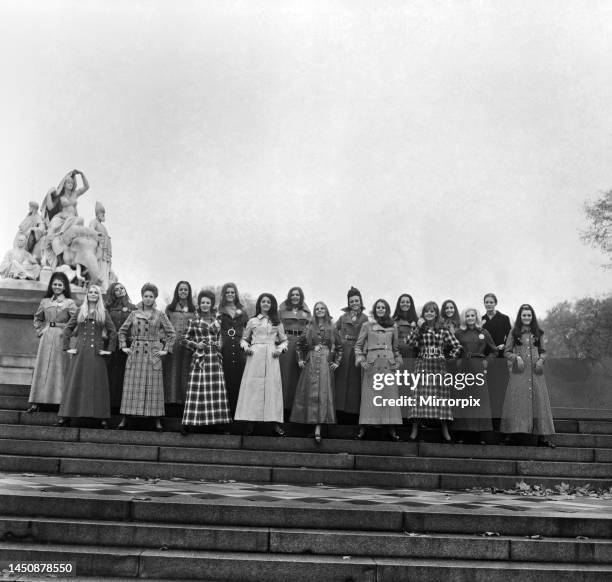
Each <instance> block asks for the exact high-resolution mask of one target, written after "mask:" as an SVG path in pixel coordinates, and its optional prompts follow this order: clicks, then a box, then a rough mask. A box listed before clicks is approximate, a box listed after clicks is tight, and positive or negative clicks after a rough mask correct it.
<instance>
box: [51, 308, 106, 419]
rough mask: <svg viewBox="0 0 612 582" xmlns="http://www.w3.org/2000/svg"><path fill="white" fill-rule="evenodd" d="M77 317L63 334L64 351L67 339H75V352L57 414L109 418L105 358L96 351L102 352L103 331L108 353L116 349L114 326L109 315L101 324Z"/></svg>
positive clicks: (67, 343) (68, 342)
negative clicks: (105, 336)
mask: <svg viewBox="0 0 612 582" xmlns="http://www.w3.org/2000/svg"><path fill="white" fill-rule="evenodd" d="M78 314H79V313H78V311H77V313H75V314H74V315H73V316H72V317H71V318H70V321H69V322H68V323H67V324H66V327H65V328H64V331H63V333H62V341H63V349H64V350H67V349H69V348H70V337H71V336H72V335H75V336H76V338H77V341H76V346H75V347H76V350H77V353H76V354H74V355H72V356H71V357H70V365H69V370H68V377H67V382H66V388H65V390H64V394H63V395H62V404H61V406H60V409H59V413H58V414H59V416H64V417H72V418H77V417H85V418H102V419H104V418H109V417H110V415H111V411H110V394H109V388H108V374H107V371H106V362H105V361H104V356H101V355H100V354H99V352H100V350H103V349H104V337H103V332H104V331H106V334H107V336H108V351H113V350H114V349H115V346H116V343H117V332H116V330H115V325H114V324H113V320H112V319H111V318H110V315H109V314H108V313H106V318H105V320H104V322H103V323H99V322H97V321H96V320H95V319H86V320H85V321H81V322H79V321H78ZM75 330H76V333H75Z"/></svg>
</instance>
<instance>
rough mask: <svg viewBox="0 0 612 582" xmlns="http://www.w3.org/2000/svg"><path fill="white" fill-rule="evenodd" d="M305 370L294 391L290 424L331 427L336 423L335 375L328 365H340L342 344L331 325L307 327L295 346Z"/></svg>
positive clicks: (311, 325)
mask: <svg viewBox="0 0 612 582" xmlns="http://www.w3.org/2000/svg"><path fill="white" fill-rule="evenodd" d="M297 354H298V358H299V360H300V361H303V362H304V368H303V369H302V373H301V374H300V379H299V381H298V384H297V388H296V391H295V399H294V401H293V409H292V410H291V422H301V423H303V424H333V423H335V422H336V404H335V398H334V373H333V372H332V371H331V369H330V367H329V366H330V364H332V363H334V364H340V362H341V361H342V342H341V341H340V337H339V336H338V332H337V331H336V330H335V328H334V327H333V326H332V325H331V324H327V325H313V324H310V325H308V327H307V328H306V330H305V331H304V334H303V335H302V336H300V338H299V340H298V342H297Z"/></svg>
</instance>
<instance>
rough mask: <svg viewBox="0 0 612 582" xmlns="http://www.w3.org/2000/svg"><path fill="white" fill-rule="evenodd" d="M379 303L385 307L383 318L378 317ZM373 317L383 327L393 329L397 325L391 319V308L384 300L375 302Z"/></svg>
mask: <svg viewBox="0 0 612 582" xmlns="http://www.w3.org/2000/svg"><path fill="white" fill-rule="evenodd" d="M379 303H382V304H383V305H384V306H385V314H384V315H383V316H382V317H379V316H378V315H376V306H377V305H378V304H379ZM372 317H373V318H374V320H375V321H376V323H378V324H379V325H382V326H383V327H393V326H394V325H395V322H394V321H393V320H392V319H391V306H390V305H389V303H388V302H387V301H386V300H384V299H377V300H376V301H374V305H373V306H372Z"/></svg>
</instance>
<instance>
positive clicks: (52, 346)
mask: <svg viewBox="0 0 612 582" xmlns="http://www.w3.org/2000/svg"><path fill="white" fill-rule="evenodd" d="M76 310H77V306H76V303H75V302H74V301H73V300H72V299H67V298H66V297H64V296H63V295H62V296H61V297H60V299H58V300H55V299H53V298H51V297H45V298H44V299H43V300H42V301H41V302H40V305H39V306H38V309H37V310H36V313H35V314H34V327H35V328H36V331H37V332H38V335H39V336H40V343H39V344H38V353H37V355H36V364H35V366H34V375H33V376H32V387H31V389H30V397H29V398H28V400H29V402H32V403H36V404H60V402H61V401H62V391H63V389H64V384H65V383H66V373H67V371H68V356H67V355H66V353H65V352H64V350H63V349H62V331H63V329H64V326H65V325H66V323H67V322H68V320H69V319H70V318H71V317H72V316H73V315H74V314H75V313H76Z"/></svg>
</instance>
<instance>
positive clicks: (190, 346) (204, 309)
mask: <svg viewBox="0 0 612 582" xmlns="http://www.w3.org/2000/svg"><path fill="white" fill-rule="evenodd" d="M157 296H158V289H157V287H156V286H155V285H153V284H151V283H147V284H145V285H144V286H143V287H142V289H141V301H140V302H139V303H138V304H137V305H134V304H133V303H132V302H131V301H130V299H129V296H128V294H127V292H126V289H125V287H124V286H123V285H121V284H120V283H115V284H113V285H112V286H111V287H110V288H109V290H108V293H107V295H106V300H105V299H104V297H103V296H102V293H101V291H100V289H99V288H98V287H96V286H95V285H91V286H89V288H88V289H87V293H86V297H85V300H84V301H83V304H82V305H81V307H80V308H78V307H77V305H76V304H75V302H74V301H73V300H72V299H71V297H70V286H69V284H68V281H67V280H66V277H65V276H64V275H63V274H62V273H54V274H53V276H52V277H51V280H50V282H49V287H48V290H47V294H46V296H45V298H44V299H43V300H42V301H41V304H40V306H39V308H38V310H37V311H36V314H35V316H34V325H35V327H36V329H37V330H38V333H39V336H41V340H40V345H39V349H38V356H37V361H36V367H35V371H34V376H33V381H32V389H31V394H30V403H31V407H30V409H29V410H30V411H31V412H34V411H36V410H37V409H38V406H39V405H40V404H43V403H44V404H59V405H60V408H59V420H58V425H60V426H63V425H67V424H69V423H70V419H71V418H74V417H88V418H96V419H99V420H100V422H101V425H102V426H103V427H106V426H107V424H106V423H107V419H108V418H109V417H110V415H111V408H115V407H118V408H119V412H120V414H121V420H120V422H119V425H118V426H117V428H118V429H125V428H127V427H128V426H129V421H130V418H131V417H151V418H153V419H154V421H155V427H156V429H157V430H160V431H161V430H163V424H162V418H163V416H164V415H165V406H166V405H167V404H178V405H181V406H182V407H183V416H182V425H181V426H182V428H181V433H182V434H184V435H186V434H188V433H189V431H190V430H192V428H193V427H197V426H211V425H212V426H216V427H217V428H218V429H219V430H221V431H227V430H228V429H229V423H230V422H231V421H232V420H238V421H246V422H247V423H248V424H247V425H246V427H247V428H246V431H247V434H248V433H250V432H251V431H252V430H253V424H252V423H254V422H264V423H270V425H271V428H272V433H273V434H274V435H277V436H284V435H285V430H284V428H283V422H286V421H289V422H292V423H301V424H307V425H312V426H313V428H314V430H313V438H314V439H315V441H316V442H317V443H319V442H321V439H322V426H323V425H326V424H333V423H336V422H341V423H349V424H350V423H353V424H358V425H359V427H358V429H357V433H356V438H357V439H363V438H365V437H366V436H367V429H368V427H370V426H383V427H386V429H387V432H388V436H389V438H390V439H391V440H395V441H397V440H400V436H399V434H398V432H397V430H396V429H397V427H398V426H400V425H402V424H403V423H404V422H406V423H407V424H409V425H410V427H411V428H410V436H409V440H416V439H417V438H418V433H419V430H420V428H421V427H422V426H423V424H427V423H429V422H431V421H439V422H440V425H441V432H442V441H443V442H452V439H451V435H450V432H449V426H452V428H453V430H455V431H461V433H458V434H462V435H463V434H469V433H471V434H472V435H475V436H474V438H475V439H476V440H477V441H479V442H482V443H484V442H485V441H484V433H486V432H488V431H491V430H493V428H495V429H496V430H500V431H501V432H503V433H506V434H507V435H508V436H507V440H509V439H510V438H511V435H513V434H515V433H528V434H536V435H539V437H540V440H539V443H540V444H542V445H547V446H554V445H553V444H552V443H551V442H550V441H549V440H548V436H549V435H551V434H553V433H554V427H553V422H552V416H551V409H550V402H549V398H548V391H547V388H546V383H545V379H544V375H543V370H544V361H545V356H546V353H545V349H544V337H543V332H542V330H541V329H540V328H539V326H538V322H537V319H536V314H535V312H534V310H533V308H532V307H531V306H530V305H527V304H525V305H522V306H521V307H520V309H519V312H518V314H517V317H516V320H515V323H514V325H512V324H511V323H510V320H509V319H508V317H507V316H505V315H503V314H501V313H499V312H498V311H497V310H496V305H497V298H496V297H495V295H493V294H487V295H486V296H485V298H484V305H485V309H486V314H485V315H484V317H482V318H481V317H480V315H479V312H478V310H477V309H475V308H468V309H465V310H464V311H463V312H462V314H461V316H460V315H459V310H458V309H457V305H456V304H455V302H454V301H452V300H447V301H445V302H443V303H442V309H441V310H440V309H439V308H438V305H437V304H436V303H435V302H432V301H430V302H427V303H425V305H424V306H423V308H422V310H421V315H420V317H419V316H417V313H416V308H415V303H414V300H413V298H412V297H411V296H410V295H409V294H402V295H400V297H399V298H398V299H397V303H396V306H395V310H394V311H393V312H392V310H391V306H390V305H389V303H388V302H387V301H386V300H384V299H378V300H377V301H375V302H374V305H373V307H372V312H371V317H370V318H369V317H368V316H367V315H366V313H365V306H364V302H363V299H362V296H361V293H360V292H359V290H358V289H355V288H354V287H351V289H350V290H349V291H348V293H347V306H346V307H345V308H344V309H343V313H342V315H341V316H340V317H339V318H338V320H337V321H336V322H335V323H334V322H333V320H332V318H331V315H330V313H329V309H328V308H327V305H326V304H325V303H323V302H322V301H318V302H316V303H315V304H314V305H313V309H312V312H311V311H310V309H309V308H308V306H307V305H306V303H305V301H304V293H303V291H302V289H301V288H300V287H292V288H291V289H290V290H289V292H288V294H287V298H286V299H285V300H284V301H283V302H282V303H281V304H280V305H278V304H277V300H276V298H275V297H274V296H273V295H272V294H270V293H262V294H261V295H260V296H259V297H258V299H257V302H256V305H255V315H254V316H253V317H249V315H248V314H247V312H246V310H245V308H244V306H243V305H242V303H241V301H240V296H239V293H238V288H237V287H236V285H235V284H234V283H226V284H225V285H224V286H223V288H222V290H221V295H220V304H219V306H218V308H217V306H216V305H215V303H216V298H215V295H214V293H212V292H211V291H207V290H203V291H200V293H199V294H198V296H197V299H196V302H195V304H194V302H193V294H192V288H191V285H190V284H189V283H188V282H187V281H180V282H179V283H178V284H177V285H176V288H175V291H174V297H173V300H172V302H171V303H170V304H169V305H168V307H167V308H166V310H165V311H162V310H160V309H158V308H157V306H156V299H157ZM74 337H76V340H74V339H73V338H74ZM398 370H399V371H400V372H411V373H413V376H412V377H415V375H417V374H419V373H420V374H421V377H425V376H423V375H424V374H428V375H429V376H428V378H429V379H430V380H429V381H427V382H419V383H417V384H416V385H414V386H407V385H400V382H399V381H396V382H385V383H384V385H383V386H382V387H381V386H376V389H375V388H374V387H375V382H376V378H381V377H383V375H385V374H386V375H387V376H388V377H391V376H392V375H390V374H389V372H396V371H398ZM465 373H472V374H474V375H478V374H479V375H480V377H481V378H484V379H485V381H484V383H483V385H474V386H469V387H463V386H462V388H461V393H460V394H458V393H454V388H453V386H452V384H449V383H448V382H446V381H442V380H441V378H442V377H443V376H442V374H446V376H448V374H451V375H458V374H465ZM400 377H401V374H395V378H396V379H397V378H400ZM404 377H405V376H404ZM457 377H458V376H457ZM432 378H433V380H432ZM436 378H438V380H436ZM487 379H488V381H486V380H487ZM459 395H460V396H461V398H467V397H468V396H473V397H474V398H475V399H477V400H478V401H479V406H478V407H477V409H476V408H468V409H465V408H464V409H461V408H454V407H452V406H451V405H450V402H449V400H450V398H451V397H456V396H459ZM374 396H379V398H378V399H375V398H374ZM400 396H411V397H413V400H412V402H411V403H409V404H406V405H404V406H394V405H382V406H381V405H379V403H380V402H390V401H393V402H399V401H400V399H399V397H400ZM430 396H431V397H433V399H431V398H430V399H428V397H430ZM377 402H378V404H377ZM451 422H452V423H453V424H452V425H450V424H449V423H451ZM494 422H495V423H496V424H495V426H494V424H493V423H494ZM462 438H465V437H462Z"/></svg>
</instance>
